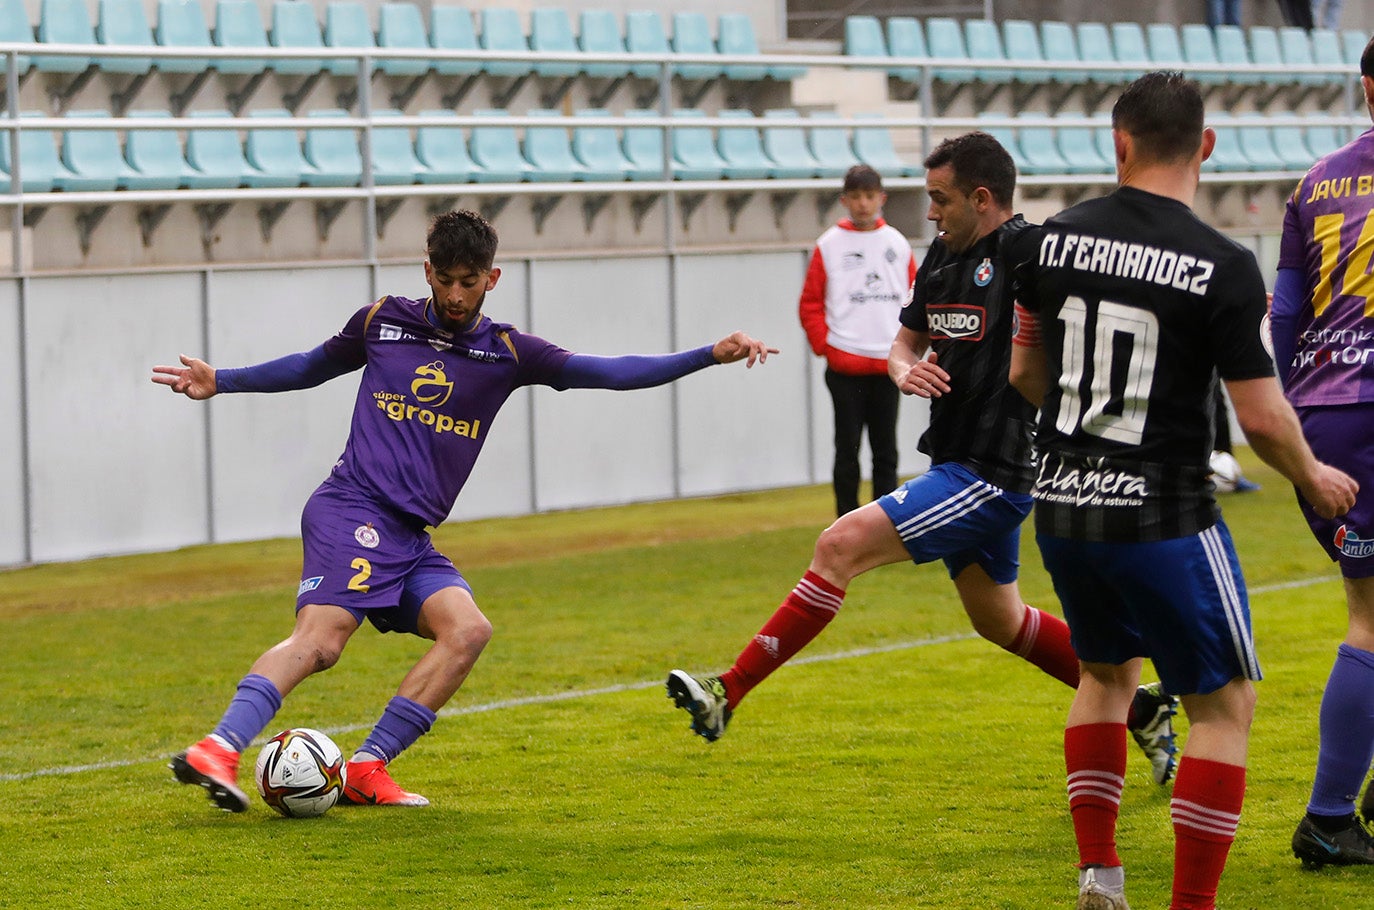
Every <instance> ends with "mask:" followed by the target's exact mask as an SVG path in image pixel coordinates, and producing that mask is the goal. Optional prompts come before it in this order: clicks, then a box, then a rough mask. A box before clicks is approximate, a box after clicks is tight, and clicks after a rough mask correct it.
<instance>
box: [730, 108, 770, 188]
mask: <svg viewBox="0 0 1374 910" xmlns="http://www.w3.org/2000/svg"><path fill="white" fill-rule="evenodd" d="M720 116H721V117H728V118H729V119H731V120H738V121H740V125H739V126H738V127H734V126H722V127H721V128H720V130H719V131H718V133H717V138H716V148H717V149H718V150H719V151H720V157H722V158H724V159H725V176H726V177H727V178H733V179H736V180H761V179H763V178H765V177H774V176H777V175H776V174H775V171H776V170H777V166H776V165H775V164H774V163H773V162H772V160H770V159H769V157H768V156H767V155H766V154H765V153H764V151H763V139H762V137H761V136H760V135H759V127H758V123H757V122H755V120H754V114H753V112H752V111H746V110H739V109H736V108H730V109H726V110H723V111H721V112H720Z"/></svg>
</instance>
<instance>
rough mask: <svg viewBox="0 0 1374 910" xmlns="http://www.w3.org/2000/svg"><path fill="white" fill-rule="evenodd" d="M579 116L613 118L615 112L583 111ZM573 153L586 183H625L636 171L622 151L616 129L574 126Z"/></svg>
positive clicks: (593, 109) (577, 113)
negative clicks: (617, 181) (623, 181)
mask: <svg viewBox="0 0 1374 910" xmlns="http://www.w3.org/2000/svg"><path fill="white" fill-rule="evenodd" d="M576 116H578V117H609V116H611V112H610V111H608V110H606V109H604V108H581V109H579V110H578V111H576ZM572 151H573V157H575V158H576V159H577V160H578V163H580V164H581V165H582V167H583V168H584V172H583V179H584V180H594V181H601V182H610V181H615V180H624V179H625V177H626V175H627V174H629V172H630V169H631V168H632V167H633V165H632V164H631V162H630V159H629V158H626V157H625V153H624V151H622V150H621V147H620V136H619V134H618V133H617V132H616V128H615V127H613V126H590V125H589V126H574V127H573V134H572Z"/></svg>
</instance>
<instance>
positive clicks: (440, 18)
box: [417, 3, 482, 143]
mask: <svg viewBox="0 0 1374 910" xmlns="http://www.w3.org/2000/svg"><path fill="white" fill-rule="evenodd" d="M429 40H430V42H431V43H432V44H433V45H434V48H435V49H436V50H444V51H475V50H477V49H478V44H477V29H476V28H474V27H473V23H472V13H471V12H470V11H469V10H468V9H467V7H463V6H445V5H442V4H437V3H436V4H435V5H434V6H433V7H431V8H430V11H429ZM434 71H435V72H436V73H438V74H439V75H441V76H475V75H476V74H478V73H480V72H482V63H481V61H480V60H436V61H434ZM417 143H418V137H417Z"/></svg>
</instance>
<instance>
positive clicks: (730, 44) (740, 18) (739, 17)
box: [716, 13, 778, 82]
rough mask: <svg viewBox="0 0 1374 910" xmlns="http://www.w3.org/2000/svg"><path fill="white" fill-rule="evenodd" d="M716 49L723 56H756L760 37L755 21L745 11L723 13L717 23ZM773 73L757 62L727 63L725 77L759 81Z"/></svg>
mask: <svg viewBox="0 0 1374 910" xmlns="http://www.w3.org/2000/svg"><path fill="white" fill-rule="evenodd" d="M716 26H717V29H718V34H717V36H716V50H718V51H720V53H721V55H722V56H745V57H747V56H754V55H757V54H760V53H762V51H760V50H759V39H758V36H757V35H755V34H754V21H753V20H752V19H750V18H749V17H748V16H746V15H744V14H743V13H721V14H720V19H719V20H718V21H717V23H716ZM770 75H773V78H775V79H776V78H778V76H776V75H774V74H772V73H770V72H769V70H768V67H767V66H764V65H762V64H756V63H727V64H725V78H726V79H733V80H735V81H737V82H757V81H758V80H760V79H765V78H767V77H768V76H770Z"/></svg>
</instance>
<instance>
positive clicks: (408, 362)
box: [152, 212, 777, 812]
mask: <svg viewBox="0 0 1374 910" xmlns="http://www.w3.org/2000/svg"><path fill="white" fill-rule="evenodd" d="M496 247H497V238H496V231H495V229H493V228H492V226H491V225H490V224H488V223H487V222H486V221H485V220H483V219H482V217H481V216H479V215H476V214H474V213H472V212H449V213H447V214H444V215H440V216H439V217H437V218H436V219H435V220H434V222H433V224H432V225H431V227H430V230H429V235H428V237H427V238H426V246H425V250H426V259H425V281H426V283H428V285H429V288H430V291H431V292H432V296H430V297H429V298H428V299H425V300H410V299H407V298H405V297H395V296H386V297H383V298H382V299H381V300H379V301H377V302H376V303H373V304H370V305H369V306H366V307H363V308H362V309H360V310H358V311H357V312H356V313H355V314H354V315H353V317H352V318H351V319H349V320H348V322H347V324H345V325H344V327H343V329H342V330H341V331H340V332H339V334H337V335H335V336H334V337H333V338H330V339H329V340H328V341H326V342H324V343H323V344H322V345H320V346H319V347H316V348H315V349H313V350H311V351H308V352H304V353H300V354H292V355H289V356H287V357H282V358H280V359H278V360H273V361H269V362H267V363H262V364H258V365H257V366H252V367H244V368H241V369H228V370H216V369H215V368H213V367H211V366H210V365H209V364H208V363H206V362H205V361H203V360H197V359H195V358H192V357H187V356H185V355H182V357H181V363H182V366H179V367H177V366H158V367H154V368H153V377H152V378H153V381H154V382H157V383H161V384H162V385H166V386H168V387H170V388H171V390H172V391H173V392H177V393H179V394H183V395H185V396H186V397H188V398H192V399H197V400H200V399H205V398H209V397H211V396H212V395H215V394H217V393H224V392H281V391H287V390H290V389H304V388H310V387H312V386H316V385H319V384H320V383H322V382H325V381H327V380H329V379H333V378H335V377H337V376H342V375H343V374H344V373H348V372H352V371H354V370H357V369H360V368H361V369H362V377H361V379H360V381H359V386H358V398H357V403H356V405H355V406H354V410H353V422H352V427H351V428H350V431H349V435H348V442H347V443H346V444H345V446H344V452H343V454H342V455H341V456H340V457H339V461H338V463H337V464H335V465H334V469H333V471H332V472H331V473H330V475H329V477H328V478H326V479H325V481H324V483H322V484H320V486H319V488H318V489H317V490H316V491H315V492H314V494H312V495H311V497H310V500H309V502H307V503H306V506H305V511H304V512H303V514H302V516H301V537H302V543H303V546H304V550H305V561H304V570H303V571H302V573H301V583H300V589H299V592H298V594H297V598H296V625H295V629H294V630H293V631H292V633H291V636H290V637H289V638H287V639H286V640H285V641H283V642H281V643H280V644H278V645H276V646H275V647H273V648H271V649H269V650H268V651H267V652H266V653H264V654H263V655H262V656H261V657H259V658H258V660H257V661H256V662H255V663H254V664H253V666H252V668H251V669H250V670H249V672H248V675H246V676H245V677H244V678H243V679H242V680H241V681H240V682H239V685H238V689H237V691H236V692H235V694H234V697H233V699H232V700H231V701H230V703H229V706H228V709H227V710H226V711H225V712H224V715H223V717H222V718H221V719H220V722H219V724H218V725H217V726H216V727H215V729H214V730H213V731H212V732H211V733H210V735H208V736H206V737H205V738H204V739H202V740H200V742H198V743H196V744H195V745H193V746H191V747H190V748H189V749H187V750H186V751H185V752H182V753H180V754H178V755H177V756H175V757H174V758H173V759H172V762H171V768H172V771H173V772H174V773H175V774H176V777H177V779H178V780H179V781H181V782H182V783H185V784H197V785H199V786H201V787H204V788H205V790H206V791H207V792H208V794H209V796H210V799H211V801H213V802H214V803H215V805H217V806H219V807H220V808H221V809H226V810H229V811H232V812H242V811H244V810H245V809H247V808H248V798H247V796H245V795H244V792H243V791H242V790H240V789H239V787H238V765H239V756H240V754H241V753H242V752H243V750H244V749H245V748H247V746H248V745H249V743H251V742H252V741H253V739H254V738H255V737H256V736H257V735H258V734H259V733H261V732H262V731H263V730H264V729H265V728H266V727H267V724H268V723H269V722H270V721H271V720H272V717H273V716H274V715H275V714H276V713H277V710H278V709H279V708H280V707H281V702H282V698H283V697H285V696H286V694H287V693H289V692H290V691H291V690H292V689H294V688H295V687H296V686H297V685H298V684H299V683H300V682H301V681H302V680H304V679H305V678H306V677H307V676H310V675H311V674H312V673H317V672H319V671H321V670H327V669H329V668H330V667H331V666H333V665H334V663H335V661H337V660H338V659H339V655H340V654H341V653H342V652H343V649H344V645H345V644H347V642H348V640H349V638H350V637H351V636H352V634H353V633H354V632H355V631H357V629H358V627H359V626H360V625H362V623H363V620H367V621H368V622H370V623H372V625H374V626H375V627H377V628H378V629H379V630H381V631H382V632H392V631H396V632H408V633H410V634H412V635H418V636H421V637H423V638H428V639H430V640H431V641H433V642H434V645H433V647H431V648H430V649H429V651H427V652H426V653H425V654H424V656H422V657H421V658H420V660H419V661H418V662H417V663H416V664H415V666H414V667H413V668H412V669H411V670H410V672H409V673H408V674H407V675H406V677H405V679H403V680H402V681H401V685H400V688H399V689H398V691H397V694H396V696H395V697H394V698H392V699H391V701H390V702H389V703H388V704H387V706H386V709H385V711H384V712H383V713H382V716H381V719H380V720H378V722H377V725H376V726H375V727H374V728H373V729H372V732H371V733H370V734H369V735H368V737H367V739H366V740H364V741H363V744H362V745H361V746H360V747H359V748H358V751H357V752H356V753H354V755H353V758H352V759H351V760H350V761H349V762H348V770H347V784H346V786H345V789H344V794H343V795H344V800H345V801H347V802H351V803H355V804H361V805H393V806H425V805H428V804H429V800H427V799H425V798H424V797H423V796H420V795H419V794H416V793H408V792H406V791H405V790H403V789H401V787H400V786H398V785H397V784H396V782H395V781H394V780H392V778H391V776H390V774H389V773H388V772H387V767H386V766H387V764H388V763H389V762H390V761H391V760H392V759H394V758H396V756H397V755H399V754H400V753H401V752H402V751H404V750H405V749H406V748H408V747H409V746H410V745H411V744H412V743H414V742H415V741H416V740H417V739H419V738H420V736H422V735H423V734H424V733H426V732H428V731H429V728H430V726H431V725H432V724H433V723H434V720H435V717H436V713H435V712H437V711H438V710H439V709H440V708H441V707H443V706H444V704H445V703H446V702H447V701H448V700H449V699H450V698H452V697H453V695H454V693H455V692H457V691H458V687H459V686H461V685H462V684H463V680H465V679H466V678H467V675H468V672H469V671H470V670H471V669H472V666H473V664H474V663H475V662H476V661H477V658H478V656H479V655H480V654H481V653H482V649H483V648H484V647H485V646H486V644H487V641H488V640H489V639H490V638H491V624H490V623H489V622H488V621H487V618H486V617H485V616H483V615H482V612H481V610H479V609H478V608H477V603H476V601H475V600H474V599H473V595H472V589H471V588H470V587H469V586H468V583H467V581H466V580H464V578H463V576H462V575H461V574H459V572H458V570H457V569H456V568H454V565H453V563H452V562H450V561H449V559H448V558H447V557H446V556H444V555H443V554H441V553H439V552H438V551H437V550H436V549H435V548H434V545H433V543H432V542H431V541H430V537H429V534H428V532H427V531H426V527H427V526H430V525H438V524H439V523H440V522H442V521H443V520H444V519H445V518H447V517H448V514H449V511H450V510H451V509H452V508H453V503H454V501H455V499H456V498H457V496H458V493H459V491H460V490H462V488H463V484H464V483H465V482H466V481H467V478H468V475H469V474H470V473H471V472H472V467H473V464H474V462H475V461H476V459H477V455H478V453H479V452H480V451H481V448H482V444H483V443H484V442H485V441H486V438H487V435H488V433H490V430H491V424H492V421H493V420H494V419H495V418H496V413H497V411H498V410H500V408H501V405H503V404H504V403H505V401H506V398H507V397H509V395H510V394H511V392H513V391H514V390H515V389H517V388H519V387H521V386H527V385H536V384H537V385H547V386H552V387H553V388H556V389H560V390H561V389H569V388H589V389H638V388H648V387H650V386H655V385H661V384H663V383H666V382H671V381H673V380H675V379H678V378H679V377H682V376H685V375H687V374H688V373H693V372H696V371H697V370H700V369H702V368H704V367H707V366H711V365H713V364H716V363H733V362H735V361H738V360H746V359H747V361H748V363H747V365H748V366H753V365H754V361H755V360H758V361H760V362H762V361H764V360H766V359H767V357H768V355H769V354H773V353H777V351H776V349H774V348H769V347H766V346H765V345H764V344H763V343H762V342H759V341H756V340H754V339H753V338H750V337H749V336H748V335H745V334H744V333H743V332H735V333H734V334H732V335H729V336H727V337H725V338H722V339H721V340H720V341H718V342H716V343H715V344H714V345H707V346H704V347H700V348H696V349H694V350H690V351H681V352H678V353H675V354H664V355H658V356H633V355H631V356H624V357H594V356H590V355H587V354H574V353H572V352H570V351H567V350H564V349H563V348H560V347H558V346H557V345H554V344H551V343H549V342H547V341H544V340H543V339H541V338H536V337H535V336H533V335H526V334H523V333H521V332H519V331H517V330H516V329H515V328H514V327H513V326H509V325H504V324H501V323H498V322H493V321H492V320H491V319H490V318H489V317H487V316H485V315H483V313H482V304H483V302H484V301H485V299H486V293H487V291H490V290H492V289H493V288H495V287H496V282H497V279H498V278H500V276H501V270H500V269H499V268H494V267H493V262H494V261H495V257H496Z"/></svg>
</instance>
